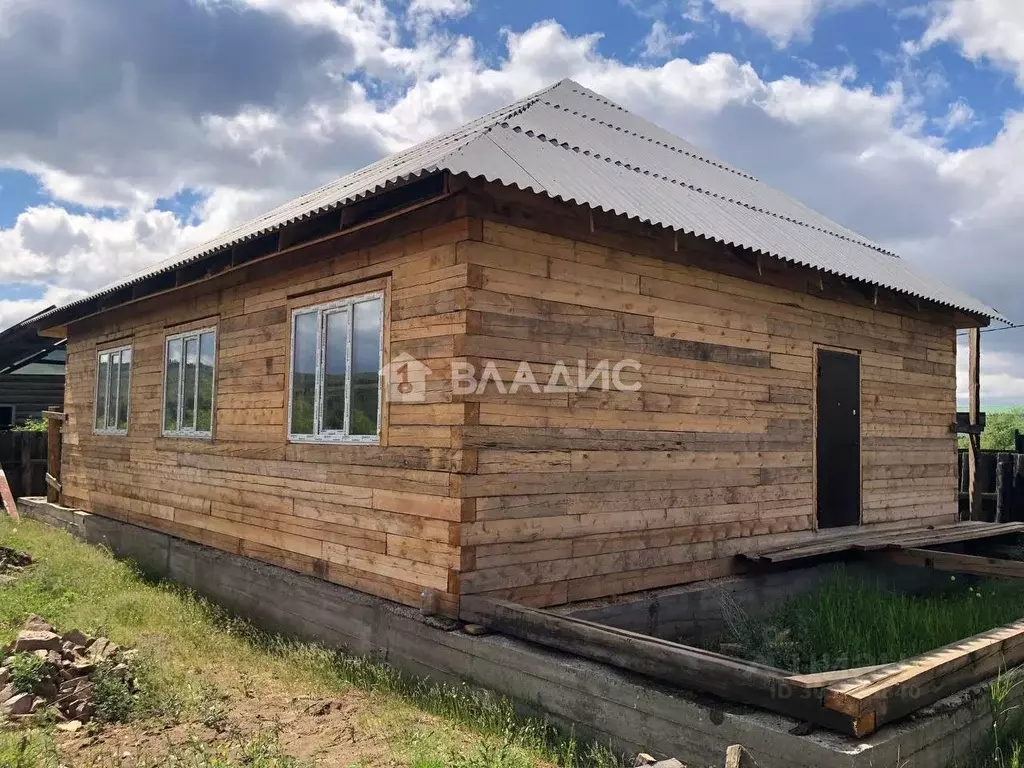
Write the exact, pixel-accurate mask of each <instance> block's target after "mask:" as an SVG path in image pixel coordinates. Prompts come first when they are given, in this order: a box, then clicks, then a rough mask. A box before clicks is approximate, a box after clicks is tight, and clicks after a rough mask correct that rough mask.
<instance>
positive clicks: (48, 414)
mask: <svg viewBox="0 0 1024 768" xmlns="http://www.w3.org/2000/svg"><path fill="white" fill-rule="evenodd" d="M43 418H44V419H56V420H57V421H64V419H65V418H67V417H66V416H65V415H64V414H63V413H60V412H59V411H43Z"/></svg>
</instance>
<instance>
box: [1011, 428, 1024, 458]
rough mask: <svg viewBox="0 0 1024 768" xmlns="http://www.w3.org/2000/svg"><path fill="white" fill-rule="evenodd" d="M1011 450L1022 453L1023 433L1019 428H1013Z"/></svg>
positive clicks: (1023, 450) (1023, 447)
mask: <svg viewBox="0 0 1024 768" xmlns="http://www.w3.org/2000/svg"><path fill="white" fill-rule="evenodd" d="M1013 452H1014V453H1024V434H1021V431H1020V430H1019V429H1015V430H1013Z"/></svg>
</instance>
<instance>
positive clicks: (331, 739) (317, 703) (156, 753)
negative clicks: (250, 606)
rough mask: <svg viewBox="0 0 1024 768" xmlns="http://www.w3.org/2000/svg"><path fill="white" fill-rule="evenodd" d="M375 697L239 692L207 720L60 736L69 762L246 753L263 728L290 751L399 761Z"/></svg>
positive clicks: (329, 762) (328, 762) (324, 762)
mask: <svg viewBox="0 0 1024 768" xmlns="http://www.w3.org/2000/svg"><path fill="white" fill-rule="evenodd" d="M370 698H371V697H368V696H367V695H366V694H363V693H361V692H359V691H349V692H347V693H345V694H343V695H341V696H340V697H337V698H321V697H312V696H308V697H297V698H296V697H291V696H285V695H261V696H260V697H259V698H246V697H244V696H231V697H229V698H227V699H225V700H223V701H222V702H221V704H222V706H221V707H219V708H218V710H217V711H216V712H211V714H210V716H209V717H207V718H204V719H205V722H191V723H174V722H172V721H170V720H168V719H160V720H155V721H149V722H140V723H130V724H123V725H110V724H108V725H104V726H103V727H102V729H99V730H96V731H95V732H93V731H90V730H88V729H83V730H80V731H78V732H76V733H59V734H58V735H57V737H56V743H57V745H58V747H59V749H60V755H61V761H62V763H64V764H65V765H67V766H69V768H79V766H81V767H82V768H98V767H99V766H132V767H133V768H134V766H139V765H142V766H148V765H166V764H167V763H168V762H170V761H169V760H168V756H170V755H173V756H175V757H177V758H178V760H181V759H182V758H183V757H184V756H185V755H186V754H187V753H189V752H190V751H191V752H194V753H196V755H198V754H199V753H205V754H209V755H218V754H220V753H224V754H225V756H227V755H230V756H231V757H232V758H234V759H235V760H241V758H242V757H243V755H242V754H241V753H243V752H244V751H245V746H246V744H247V743H249V741H250V739H251V738H252V737H254V736H257V735H259V734H262V735H264V736H274V737H276V740H277V743H278V744H279V746H280V751H281V752H282V753H283V754H286V755H288V756H290V757H294V758H296V759H298V760H302V761H315V763H316V764H317V765H318V766H324V768H328V767H330V768H333V767H334V766H343V767H346V768H347V767H348V766H388V765H397V764H398V763H397V762H396V758H395V757H394V750H393V745H392V743H390V742H389V739H388V737H387V735H386V729H385V727H383V726H384V724H382V723H381V722H378V721H376V718H374V717H372V716H368V715H367V712H368V711H369V710H371V709H372V708H373V702H372V701H371V700H370ZM428 720H430V718H429V717H427V716H424V721H428ZM186 764H187V763H186Z"/></svg>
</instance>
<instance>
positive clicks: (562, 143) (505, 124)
mask: <svg viewBox="0 0 1024 768" xmlns="http://www.w3.org/2000/svg"><path fill="white" fill-rule="evenodd" d="M500 126H501V127H502V128H505V129H510V128H511V130H512V131H513V132H515V133H522V134H525V135H526V136H529V137H530V138H531V139H537V140H538V141H544V142H547V143H549V144H554V145H555V146H558V147H560V148H562V149H571V150H572V151H574V152H579V153H581V154H583V155H586V156H587V157H594V158H596V159H598V160H604V161H605V162H608V163H611V162H614V163H615V165H618V166H622V167H623V168H625V169H627V170H630V171H633V172H634V173H640V174H642V175H644V176H653V177H654V178H656V179H661V180H663V181H667V182H669V183H670V184H675V185H676V186H679V187H686V188H688V189H692V190H694V191H695V192H700V193H701V194H704V195H707V196H708V197H713V198H715V199H716V200H725V201H726V202H729V203H732V204H733V205H739V206H742V207H743V208H747V209H749V210H751V211H757V212H758V213H763V214H766V215H768V216H772V217H774V218H776V219H779V220H781V221H786V222H789V223H790V224H796V225H797V226H800V227H804V228H806V229H811V230H814V231H815V232H821V233H823V234H826V235H830V236H832V237H835V238H837V239H839V240H845V241H846V242H850V243H855V244H857V245H860V246H863V247H865V248H870V249H871V250H873V251H877V252H878V253H881V254H883V255H885V256H889V257H891V258H894V259H899V258H900V257H899V255H898V254H896V253H894V252H892V251H889V250H886V249H885V248H883V247H882V246H880V245H877V244H875V243H872V242H870V241H868V240H861V239H857V238H853V237H850V236H849V235H843V234H840V233H839V232H835V231H833V230H831V229H826V228H825V227H818V226H815V225H813V224H809V223H807V222H806V221H801V220H799V219H794V218H792V217H790V216H783V215H782V214H780V213H776V212H775V211H771V210H769V209H767V208H762V207H759V206H756V205H751V204H750V203H745V202H743V201H742V200H737V199H735V198H732V197H726V196H725V195H719V194H717V193H715V192H711V191H709V190H706V189H704V188H702V187H698V186H696V185H694V184H690V183H688V182H685V181H682V180H679V179H675V178H671V177H669V176H666V175H664V174H661V173H658V172H656V171H651V170H650V169H648V168H642V167H641V166H639V165H634V164H632V163H626V162H623V161H622V160H619V159H617V158H612V157H611V156H609V155H602V154H601V153H600V152H593V151H591V150H589V149H581V148H580V146H579V145H575V146H573V145H571V144H570V143H569V142H567V141H561V140H559V139H553V138H548V137H547V136H546V135H545V134H537V133H536V132H535V131H532V130H526V131H524V130H523V129H522V127H520V126H515V127H512V126H511V125H510V124H509V123H508V122H507V121H503V122H501V123H500ZM755 181H756V179H755Z"/></svg>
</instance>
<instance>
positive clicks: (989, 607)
mask: <svg viewBox="0 0 1024 768" xmlns="http://www.w3.org/2000/svg"><path fill="white" fill-rule="evenodd" d="M1022 604H1024V583H1021V582H1020V581H1019V580H1014V579H1002V580H1000V579H989V580H987V579H971V578H963V577H957V576H954V577H951V578H950V579H949V580H947V581H946V582H945V583H944V585H943V586H942V587H941V588H940V589H938V590H936V591H935V592H934V593H932V594H927V595H906V594H902V593H897V592H894V591H892V590H889V589H886V588H885V587H883V586H882V585H880V584H878V583H875V582H871V581H866V580H864V579H861V578H858V577H856V576H853V575H851V574H849V573H847V572H846V571H844V570H839V571H838V572H837V573H836V575H835V576H833V577H832V578H830V579H828V580H827V581H825V582H824V583H823V584H822V585H821V587H820V588H819V589H818V591H817V592H815V593H813V594H810V595H806V596H803V597H798V598H795V599H793V600H790V601H788V602H787V603H785V604H784V605H783V606H782V607H781V608H780V609H779V610H778V611H776V612H775V613H774V614H771V615H770V616H768V617H767V618H765V619H751V618H749V617H747V616H746V615H745V614H744V613H743V611H742V610H741V609H740V608H739V607H738V606H735V605H734V604H729V602H726V603H724V604H723V609H724V612H725V615H726V619H727V625H728V632H727V633H726V635H725V637H723V638H720V639H719V641H718V646H717V647H719V648H720V649H721V650H723V651H724V652H726V653H729V654H731V655H735V656H740V657H742V658H747V659H751V660H755V661H758V662H761V663H763V664H769V665H771V666H776V667H781V668H783V669H790V670H793V671H799V672H806V673H810V672H825V671H829V670H834V669H847V668H852V667H864V666H871V665H874V664H886V663H890V662H894V661H899V660H900V659H906V658H909V657H911V656H916V655H918V654H921V653H926V652H928V651H931V650H934V649H936V648H940V647H942V646H944V645H948V644H950V643H954V642H957V641H960V640H963V639H964V638H966V637H971V636H972V635H976V634H978V633H980V632H985V631H987V630H989V629H992V628H993V627H997V626H1000V625H1002V624H1006V623H1008V622H1011V621H1016V620H1017V619H1019V618H1020V617H1021V614H1022V609H1021V605H1022Z"/></svg>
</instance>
